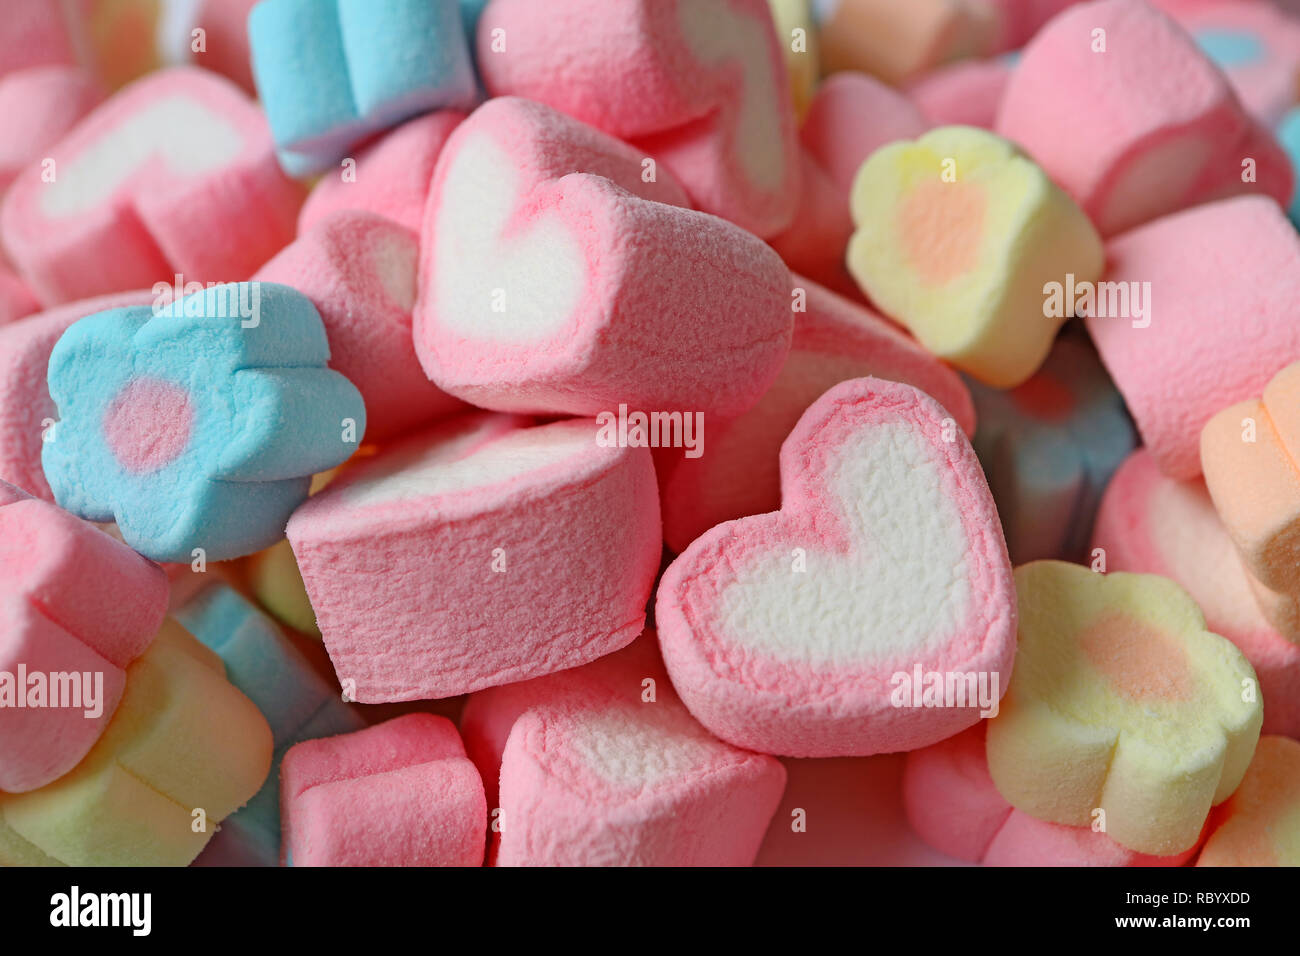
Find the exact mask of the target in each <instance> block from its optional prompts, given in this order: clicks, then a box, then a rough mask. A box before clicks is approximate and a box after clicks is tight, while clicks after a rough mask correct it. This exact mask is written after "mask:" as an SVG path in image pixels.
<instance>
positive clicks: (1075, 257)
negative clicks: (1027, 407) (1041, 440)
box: [848, 126, 1104, 388]
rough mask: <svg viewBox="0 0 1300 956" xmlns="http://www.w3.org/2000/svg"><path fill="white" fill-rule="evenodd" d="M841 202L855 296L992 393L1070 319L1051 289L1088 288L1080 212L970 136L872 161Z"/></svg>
mask: <svg viewBox="0 0 1300 956" xmlns="http://www.w3.org/2000/svg"><path fill="white" fill-rule="evenodd" d="M850 203H851V206H852V210H853V221H854V223H855V224H856V225H857V232H856V233H855V234H854V236H853V239H852V241H851V242H850V243H849V250H848V265H849V271H850V272H851V273H852V274H853V276H854V278H855V279H856V280H857V281H858V284H859V285H860V286H861V287H862V290H863V291H864V292H865V293H866V294H867V295H868V296H870V297H871V300H872V301H873V302H874V303H875V304H876V305H877V306H879V307H880V309H881V311H883V312H885V313H886V314H887V315H889V316H891V317H892V318H894V319H896V320H897V321H899V322H901V323H902V324H903V325H905V326H906V327H907V328H908V329H910V330H911V331H912V332H913V334H915V335H916V337H917V338H918V339H919V340H920V342H921V344H922V345H924V346H925V347H926V348H927V349H929V350H930V351H931V352H933V353H934V354H935V355H937V356H939V357H940V358H943V359H946V360H948V361H949V362H951V363H952V364H954V365H956V366H957V367H958V368H961V369H962V370H963V371H966V372H969V373H970V374H971V375H973V376H974V377H976V378H978V379H980V380H981V381H983V382H986V383H987V384H989V385H994V386H997V387H999V388H1009V387H1012V386H1015V385H1019V384H1020V383H1021V382H1023V381H1024V380H1025V379H1027V378H1029V376H1030V375H1032V374H1033V373H1034V372H1035V371H1036V370H1037V369H1038V367H1039V366H1040V365H1042V364H1043V361H1044V360H1045V359H1046V358H1047V353H1048V351H1049V350H1050V349H1051V345H1052V340H1053V339H1054V338H1055V336H1056V332H1057V330H1058V329H1059V328H1060V327H1061V325H1062V324H1063V323H1064V322H1065V320H1066V319H1067V318H1069V312H1070V309H1069V308H1062V307H1056V306H1054V304H1053V301H1052V299H1051V297H1050V296H1049V295H1047V290H1048V289H1049V287H1050V284H1051V283H1058V284H1062V283H1066V282H1067V281H1068V277H1069V276H1073V277H1074V281H1075V282H1076V283H1077V282H1084V281H1087V282H1091V281H1092V280H1094V279H1096V278H1097V277H1098V276H1099V275H1100V274H1101V271H1102V268H1103V265H1104V254H1103V250H1102V244H1101V239H1100V237H1099V236H1098V235H1097V232H1096V230H1095V229H1093V227H1092V224H1091V223H1089V222H1088V219H1087V217H1086V216H1084V214H1083V212H1082V211H1081V210H1080V209H1079V207H1078V206H1076V205H1075V204H1074V203H1073V202H1072V201H1071V200H1070V198H1069V197H1068V196H1067V195H1066V194H1065V193H1064V192H1062V191H1061V190H1060V189H1059V188H1058V187H1057V186H1055V185H1054V184H1053V183H1052V182H1051V180H1049V179H1048V178H1047V174H1046V173H1044V172H1043V171H1042V170H1041V169H1040V168H1039V167H1038V166H1036V165H1035V164H1034V163H1033V162H1032V161H1031V160H1029V159H1028V158H1027V157H1026V156H1024V155H1023V154H1022V153H1020V152H1019V150H1017V149H1016V147H1015V146H1014V145H1012V144H1011V143H1009V142H1008V141H1006V140H1004V139H1002V138H1000V137H998V136H995V135H993V134H992V133H989V132H986V131H984V130H979V129H975V128H974V127H968V126H945V127H941V128H939V129H936V130H932V131H931V132H929V133H927V134H925V135H924V136H922V137H921V138H920V139H918V140H916V141H915V142H910V143H893V144H891V145H889V146H885V147H883V148H882V149H879V150H877V151H876V152H875V153H873V154H872V156H871V158H870V159H868V160H867V162H866V163H865V164H864V165H863V166H862V168H861V170H859V172H858V176H857V179H856V181H855V182H854V185H853V193H852V196H851V197H850ZM1058 305H1059V304H1058Z"/></svg>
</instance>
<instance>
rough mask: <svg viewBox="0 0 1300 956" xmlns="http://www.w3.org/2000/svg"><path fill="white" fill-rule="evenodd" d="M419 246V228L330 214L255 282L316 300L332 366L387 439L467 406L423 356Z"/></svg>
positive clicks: (369, 428) (372, 431)
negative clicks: (419, 345) (419, 352)
mask: <svg viewBox="0 0 1300 956" xmlns="http://www.w3.org/2000/svg"><path fill="white" fill-rule="evenodd" d="M418 258H419V249H418V243H417V241H416V237H415V235H414V233H412V232H410V231H409V230H407V229H406V228H404V227H403V226H399V225H397V224H396V223H393V222H391V221H389V220H387V219H383V218H381V217H380V216H376V215H374V214H372V213H368V212H346V211H342V212H337V213H334V214H333V215H330V216H327V217H326V218H325V219H323V220H322V221H321V222H319V223H318V224H317V225H316V226H314V227H313V228H312V229H311V231H309V232H307V233H306V234H304V235H303V236H302V237H301V238H300V239H298V241H297V242H295V243H293V244H292V245H290V246H288V247H287V248H286V249H284V250H283V251H281V252H280V253H279V255H277V256H276V257H275V258H274V259H272V260H271V261H270V262H268V263H267V264H266V265H265V266H263V267H262V268H261V269H259V270H258V271H257V272H256V273H255V274H254V276H253V278H254V280H255V281H261V282H275V283H279V284H281V285H286V286H290V287H292V288H294V289H296V290H297V291H298V292H301V293H302V294H303V295H305V296H306V297H307V298H308V299H310V300H311V303H312V305H314V306H315V307H316V310H317V311H318V312H319V313H320V317H321V321H322V322H323V323H324V324H325V333H326V335H327V336H328V337H329V344H330V367H331V368H333V369H334V370H335V371H337V372H339V373H340V374H342V375H343V376H344V377H346V378H347V379H348V381H350V382H351V383H352V384H353V385H355V386H356V387H357V391H359V392H360V393H361V397H362V398H363V399H364V400H365V403H366V437H367V438H370V439H374V440H376V441H383V440H384V439H387V438H391V437H392V436H394V435H398V434H401V433H402V432H405V431H409V430H410V429H412V428H414V427H417V426H420V425H425V424H428V423H429V422H431V421H433V420H434V419H435V418H439V417H441V416H443V415H446V414H448V413H449V412H453V411H456V410H459V409H463V408H464V407H465V406H464V403H463V402H461V401H459V400H458V399H455V398H452V397H451V396H450V395H447V394H446V393H445V392H443V391H441V390H440V389H439V388H438V387H437V386H436V385H434V384H433V383H432V382H430V381H429V379H428V377H427V376H426V375H425V374H424V370H423V369H422V368H420V362H419V360H418V359H417V358H416V357H415V346H414V344H413V343H412V340H411V311H412V309H414V307H415V294H416V281H417V275H416V270H417V266H418Z"/></svg>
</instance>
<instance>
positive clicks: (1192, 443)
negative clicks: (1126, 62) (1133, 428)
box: [1087, 197, 1300, 479]
mask: <svg viewBox="0 0 1300 956" xmlns="http://www.w3.org/2000/svg"><path fill="white" fill-rule="evenodd" d="M1106 258H1107V262H1108V266H1109V268H1108V271H1107V273H1106V278H1105V282H1106V283H1107V286H1108V288H1107V289H1105V290H1102V289H1101V288H1099V289H1098V295H1097V299H1098V303H1097V304H1098V307H1099V308H1100V300H1101V298H1102V295H1101V293H1102V292H1103V291H1105V293H1106V298H1107V300H1108V304H1107V305H1106V306H1105V307H1104V310H1105V312H1106V313H1107V314H1106V315H1105V316H1102V315H1100V314H1096V313H1097V312H1098V311H1099V308H1098V309H1094V314H1092V315H1090V316H1089V318H1088V319H1087V324H1088V332H1089V333H1090V334H1091V335H1092V340H1093V342H1094V343H1095V344H1096V346H1097V350H1098V352H1100V353H1101V360H1102V362H1103V363H1104V364H1105V366H1106V368H1107V370H1108V371H1109V372H1110V375H1111V378H1113V379H1114V381H1115V385H1116V386H1117V387H1118V388H1119V391H1120V394H1122V395H1123V396H1124V401H1125V403H1126V404H1127V405H1128V409H1129V411H1130V412H1131V413H1132V415H1133V420H1134V421H1135V422H1136V423H1137V427H1138V431H1140V432H1141V433H1142V439H1143V443H1144V444H1145V445H1146V446H1147V447H1148V448H1149V449H1150V450H1151V454H1152V455H1153V456H1154V457H1155V460H1156V463H1157V464H1158V465H1159V466H1160V469H1161V471H1164V472H1165V473H1166V474H1168V475H1170V476H1172V477H1174V478H1179V479H1185V478H1195V477H1196V476H1197V475H1198V474H1200V472H1201V462H1200V456H1199V443H1200V438H1201V429H1202V428H1203V427H1204V426H1205V423H1206V422H1207V421H1208V420H1209V419H1210V417H1211V416H1212V415H1214V414H1215V413H1217V412H1218V411H1220V410H1221V409H1223V408H1225V407H1227V406H1228V405H1232V404H1234V403H1236V402H1240V401H1243V400H1245V399H1248V398H1254V397H1258V396H1259V395H1260V394H1262V392H1263V391H1264V386H1265V385H1267V384H1268V381H1269V379H1270V378H1272V377H1273V375H1274V374H1275V373H1276V372H1277V371H1279V370H1280V369H1281V368H1283V367H1284V366H1286V365H1288V364H1290V363H1291V362H1295V361H1297V360H1300V324H1297V323H1296V322H1295V321H1294V316H1293V315H1292V311H1291V309H1290V307H1289V306H1288V303H1290V302H1293V301H1295V300H1296V299H1297V297H1298V296H1300V237H1297V235H1296V230H1295V228H1294V227H1293V226H1292V225H1291V223H1290V222H1289V221H1288V220H1287V218H1286V216H1285V215H1284V214H1283V213H1282V211H1281V210H1280V209H1279V208H1278V207H1277V204H1276V203H1273V202H1271V201H1269V200H1267V199H1263V198H1260V197H1238V198H1235V199H1227V200H1224V201H1222V202H1216V203H1211V204H1209V205H1206V206H1202V207H1199V208H1197V209H1189V210H1187V211H1185V212H1182V213H1178V214H1177V215H1174V216H1167V217H1165V218H1164V219H1161V220H1158V221H1156V222H1153V223H1150V224H1149V225H1147V226H1143V227H1142V228H1140V229H1135V230H1133V231H1132V232H1129V233H1126V234H1125V235H1123V236H1120V237H1119V238H1118V239H1115V240H1113V241H1112V242H1110V243H1107V246H1106ZM1138 297H1140V299H1141V301H1142V303H1143V312H1144V314H1143V315H1142V316H1141V317H1137V316H1136V313H1135V310H1134V309H1133V305H1132V304H1133V303H1134V302H1136V301H1137V300H1138ZM1125 300H1128V302H1129V307H1128V309H1127V310H1126V309H1125V307H1124V304H1123V303H1124V301H1125ZM1117 303H1118V307H1117ZM1126 312H1127V313H1129V314H1125V313H1126ZM1224 316H1231V317H1233V320H1232V321H1225V319H1224Z"/></svg>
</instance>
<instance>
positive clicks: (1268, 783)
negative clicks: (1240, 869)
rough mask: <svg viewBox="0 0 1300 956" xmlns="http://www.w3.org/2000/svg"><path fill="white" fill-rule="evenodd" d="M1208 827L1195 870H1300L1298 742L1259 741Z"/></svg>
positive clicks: (1276, 738) (1278, 739)
mask: <svg viewBox="0 0 1300 956" xmlns="http://www.w3.org/2000/svg"><path fill="white" fill-rule="evenodd" d="M1211 825H1212V826H1213V827H1214V832H1213V833H1211V834H1210V838H1209V840H1207V841H1206V843H1205V848H1204V849H1203V850H1202V851H1201V855H1200V858H1199V859H1197V861H1196V865H1197V866H1300V743H1297V742H1296V741H1294V740H1292V739H1291V738H1290V737H1261V738H1260V740H1259V746H1258V747H1256V748H1255V759H1254V760H1252V761H1251V762H1250V767H1249V768H1248V769H1247V770H1246V776H1245V777H1243V778H1242V781H1241V786H1240V787H1238V788H1237V791H1236V792H1235V793H1234V794H1233V795H1232V796H1231V797H1229V798H1228V800H1227V802H1225V803H1224V804H1223V805H1222V806H1221V807H1219V808H1218V809H1217V810H1215V812H1214V814H1213V816H1212V817H1211Z"/></svg>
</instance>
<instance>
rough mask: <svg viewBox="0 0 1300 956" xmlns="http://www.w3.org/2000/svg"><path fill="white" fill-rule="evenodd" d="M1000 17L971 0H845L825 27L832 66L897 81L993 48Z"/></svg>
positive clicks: (824, 38)
mask: <svg viewBox="0 0 1300 956" xmlns="http://www.w3.org/2000/svg"><path fill="white" fill-rule="evenodd" d="M996 26H997V25H996V22H995V20H994V18H993V16H992V13H991V11H990V10H989V9H988V8H987V6H983V5H981V4H979V3H978V2H969V0H906V2H905V3H899V2H897V0H841V2H840V3H839V4H838V5H837V7H836V8H835V11H834V12H833V13H832V14H831V17H830V19H829V20H827V21H826V23H825V24H824V25H823V28H822V46H823V49H824V51H825V52H824V54H823V59H824V60H825V62H826V69H827V71H828V72H833V71H838V70H863V71H866V72H868V73H872V74H874V75H876V76H879V77H880V78H881V79H883V80H885V81H886V82H888V83H893V84H898V83H900V82H902V81H904V80H907V79H909V78H911V77H914V76H916V75H917V74H919V73H922V72H924V71H926V70H929V69H932V68H934V67H936V66H938V65H939V64H941V63H946V62H948V61H949V60H955V59H959V58H961V57H963V56H970V55H972V54H976V53H986V52H992V46H993V42H994V36H995V34H996Z"/></svg>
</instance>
